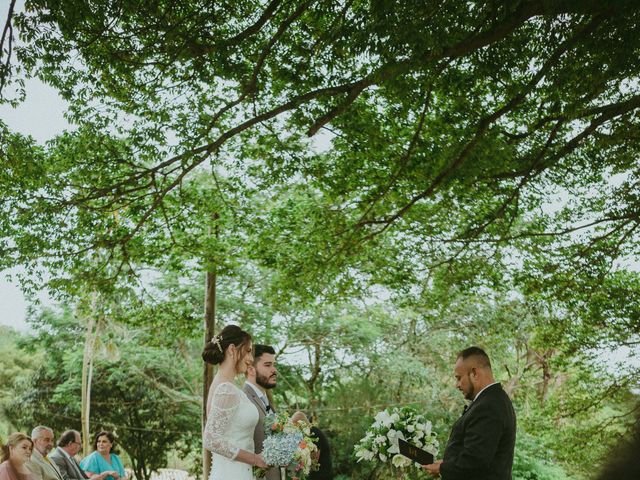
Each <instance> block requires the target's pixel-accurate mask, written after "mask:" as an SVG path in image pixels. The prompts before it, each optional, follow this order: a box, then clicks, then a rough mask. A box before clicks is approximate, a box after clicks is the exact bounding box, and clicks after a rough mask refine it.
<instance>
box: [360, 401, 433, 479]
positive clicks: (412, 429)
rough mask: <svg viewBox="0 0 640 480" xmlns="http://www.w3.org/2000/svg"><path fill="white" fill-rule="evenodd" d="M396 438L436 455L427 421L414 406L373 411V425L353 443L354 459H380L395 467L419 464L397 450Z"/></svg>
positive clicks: (400, 467) (430, 425)
mask: <svg viewBox="0 0 640 480" xmlns="http://www.w3.org/2000/svg"><path fill="white" fill-rule="evenodd" d="M399 438H402V439H404V440H406V441H407V442H409V443H412V444H414V445H416V446H417V447H419V448H422V449H424V450H426V451H427V452H429V453H431V454H432V455H434V456H436V455H437V454H438V447H439V445H438V440H437V439H436V435H435V433H434V432H433V428H432V424H431V422H430V421H428V420H427V419H426V418H425V416H424V415H422V414H419V413H418V412H417V411H416V410H415V409H413V408H411V407H404V408H393V409H391V410H383V411H382V412H379V413H378V414H376V416H375V417H374V422H373V424H372V425H371V426H370V427H369V429H368V430H367V432H366V433H365V436H364V437H363V438H362V439H361V440H360V441H359V442H358V444H356V446H355V457H356V459H357V461H358V462H360V461H362V460H365V461H368V462H370V461H380V462H382V463H389V464H390V465H392V466H393V467H395V468H397V469H407V468H409V467H411V466H417V467H419V465H418V464H414V462H412V461H411V460H410V459H408V458H407V457H405V456H404V455H401V454H400V453H399V452H400V449H399V447H398V439H399Z"/></svg>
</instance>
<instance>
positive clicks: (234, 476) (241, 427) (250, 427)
mask: <svg viewBox="0 0 640 480" xmlns="http://www.w3.org/2000/svg"><path fill="white" fill-rule="evenodd" d="M258 418H259V414H258V409H257V408H256V406H255V405H254V404H253V403H252V402H251V400H249V398H247V396H246V395H245V393H244V392H243V391H242V390H240V389H239V388H238V387H236V386H235V385H234V384H233V383H230V382H223V383H221V384H220V385H218V386H217V387H215V390H214V391H213V398H212V400H211V410H210V411H209V415H208V416H207V424H206V425H205V428H204V438H203V443H204V446H205V448H206V449H207V450H210V451H211V452H212V460H211V475H210V476H209V480H254V477H253V473H252V468H251V465H248V464H246V463H243V462H237V461H235V460H234V458H236V456H237V455H238V451H239V450H240V449H242V450H247V451H249V452H253V451H254V445H253V432H254V429H255V427H256V423H258Z"/></svg>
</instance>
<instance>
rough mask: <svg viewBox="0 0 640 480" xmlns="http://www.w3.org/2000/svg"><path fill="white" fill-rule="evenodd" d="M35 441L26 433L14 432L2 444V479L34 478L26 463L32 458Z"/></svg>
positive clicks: (19, 479)
mask: <svg viewBox="0 0 640 480" xmlns="http://www.w3.org/2000/svg"><path fill="white" fill-rule="evenodd" d="M32 450H33V442H32V441H31V439H30V438H29V437H27V436H26V435H25V434H24V433H12V434H11V435H9V438H8V439H7V443H6V445H3V446H2V463H1V464H0V480H33V476H32V475H31V471H30V470H29V469H28V468H27V466H26V465H25V464H26V463H27V462H28V461H29V459H30V458H31V451H32Z"/></svg>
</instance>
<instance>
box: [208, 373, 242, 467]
mask: <svg viewBox="0 0 640 480" xmlns="http://www.w3.org/2000/svg"><path fill="white" fill-rule="evenodd" d="M239 405H240V391H239V390H238V389H237V388H236V387H234V386H233V385H232V384H230V383H221V384H220V385H218V387H217V388H216V389H215V390H214V392H213V399H212V400H211V410H210V411H209V416H208V417H207V424H206V425H205V427H204V439H203V440H204V446H205V448H206V449H207V450H211V451H212V452H215V453H217V454H218V455H222V456H223V457H227V458H230V459H232V460H233V459H235V458H236V456H237V455H238V451H239V450H240V449H239V448H238V447H237V446H235V445H233V444H232V443H231V442H230V441H229V440H230V435H229V433H228V432H229V427H230V426H231V421H232V420H233V417H234V415H235V413H236V410H238V406H239Z"/></svg>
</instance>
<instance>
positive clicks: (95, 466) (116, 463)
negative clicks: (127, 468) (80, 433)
mask: <svg viewBox="0 0 640 480" xmlns="http://www.w3.org/2000/svg"><path fill="white" fill-rule="evenodd" d="M115 441H116V439H115V437H114V436H113V433H111V432H106V431H102V432H100V433H99V434H98V435H96V438H95V440H94V441H93V449H94V450H95V451H94V452H93V453H92V454H91V455H89V456H88V457H85V458H83V459H82V461H81V462H80V467H82V469H83V470H84V471H85V473H86V474H87V476H88V477H89V478H90V479H91V480H126V476H125V473H124V466H123V465H122V461H121V460H120V457H118V455H116V454H115V453H112V450H114V449H115V448H114V447H115Z"/></svg>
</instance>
